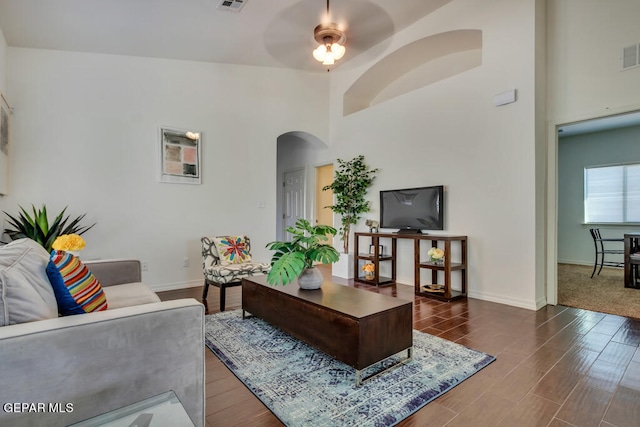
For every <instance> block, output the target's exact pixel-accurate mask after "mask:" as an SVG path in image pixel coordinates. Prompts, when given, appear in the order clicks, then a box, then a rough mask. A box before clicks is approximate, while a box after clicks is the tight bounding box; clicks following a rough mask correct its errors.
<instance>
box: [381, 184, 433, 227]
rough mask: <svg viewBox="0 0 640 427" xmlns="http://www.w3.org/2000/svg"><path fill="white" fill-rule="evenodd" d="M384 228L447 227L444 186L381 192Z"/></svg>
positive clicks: (382, 223) (382, 224)
mask: <svg viewBox="0 0 640 427" xmlns="http://www.w3.org/2000/svg"><path fill="white" fill-rule="evenodd" d="M380 228H397V229H398V233H421V232H422V230H444V186H443V185H436V186H432V187H419V188H407V189H403V190H385V191H380Z"/></svg>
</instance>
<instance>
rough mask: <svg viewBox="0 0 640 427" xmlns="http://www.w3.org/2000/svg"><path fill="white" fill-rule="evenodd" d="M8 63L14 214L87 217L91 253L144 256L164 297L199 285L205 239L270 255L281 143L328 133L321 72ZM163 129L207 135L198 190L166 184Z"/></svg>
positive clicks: (146, 61)
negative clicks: (238, 241) (236, 239)
mask: <svg viewBox="0 0 640 427" xmlns="http://www.w3.org/2000/svg"><path fill="white" fill-rule="evenodd" d="M8 57H9V61H8V73H7V75H8V77H7V80H8V85H9V88H10V93H11V98H12V99H13V106H14V108H15V114H14V116H13V123H12V125H13V129H12V131H13V132H12V142H13V144H14V148H15V150H14V151H13V152H12V162H13V165H14V166H13V167H12V188H13V191H12V194H11V195H10V196H9V198H8V200H7V202H6V204H5V209H6V210H8V211H9V212H16V211H17V205H18V204H20V205H23V206H30V204H31V203H34V204H36V205H40V204H41V203H46V204H47V206H48V207H49V208H50V209H51V212H54V211H56V212H57V211H59V210H60V209H62V208H63V207H64V206H67V205H68V206H69V210H68V212H69V213H70V214H71V215H72V216H75V215H79V214H82V213H84V212H86V213H87V217H86V222H87V223H91V222H97V225H96V227H95V228H94V229H93V230H91V231H89V232H88V233H87V234H86V235H85V237H86V241H87V246H86V249H85V250H84V251H83V252H82V255H81V256H82V257H83V258H85V259H91V258H97V257H100V258H112V257H119V258H120V257H134V258H138V259H142V260H147V261H148V262H149V271H148V272H147V273H144V277H143V278H144V280H145V281H146V282H148V283H149V284H150V285H151V286H152V287H154V288H155V289H158V290H159V289H168V288H172V287H179V286H183V285H185V284H201V282H202V267H201V257H200V237H201V236H203V235H219V234H233V233H246V234H248V235H249V236H251V238H252V247H253V253H254V256H255V257H256V258H258V259H265V260H266V259H268V256H270V254H269V253H268V251H267V250H266V249H265V248H264V245H265V244H266V243H267V242H269V241H271V240H273V239H274V238H275V230H274V227H273V224H274V223H275V215H276V206H275V202H276V187H275V182H276V140H277V138H278V136H279V135H281V134H283V133H286V132H289V131H304V132H309V133H311V134H313V135H317V136H319V137H321V138H324V139H326V138H327V132H328V116H327V111H328V80H327V77H326V75H325V74H322V73H315V74H313V73H303V72H298V71H292V70H283V69H269V68H260V67H248V66H232V65H221V64H211V63H199V62H187V61H174V60H162V59H150V58H138V57H125V56H115V55H99V54H83V53H69V52H59V51H44V50H32V49H22V48H9V54H8ZM309 100H313V102H309ZM159 126H174V127H177V128H183V129H194V130H199V131H201V132H202V140H203V159H202V168H203V182H202V185H184V184H166V183H162V184H161V183H159V182H158V180H157V158H158V151H157V148H158V147H157V146H158V143H159V138H158V127H159ZM259 201H264V202H265V207H264V208H258V207H257V206H258V202H259ZM184 258H188V259H189V262H190V267H189V268H184V267H183V266H182V264H183V259H184Z"/></svg>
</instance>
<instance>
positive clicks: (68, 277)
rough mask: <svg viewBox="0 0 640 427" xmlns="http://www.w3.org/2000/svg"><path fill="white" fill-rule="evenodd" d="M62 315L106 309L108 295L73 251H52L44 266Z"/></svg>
mask: <svg viewBox="0 0 640 427" xmlns="http://www.w3.org/2000/svg"><path fill="white" fill-rule="evenodd" d="M46 272H47V276H48V277H49V282H51V287H52V288H53V293H54V294H55V296H56V300H57V302H58V311H59V312H60V314H61V315H63V316H68V315H71V314H84V313H89V312H92V311H101V310H106V309H107V298H106V296H105V294H104V291H103V290H102V287H101V286H100V283H99V282H98V280H97V279H96V278H95V276H94V275H93V273H91V271H89V269H88V268H87V267H86V266H85V265H84V264H82V262H80V260H79V259H78V258H77V257H75V256H74V255H72V254H69V253H66V252H64V251H53V252H51V259H50V261H49V264H47V268H46Z"/></svg>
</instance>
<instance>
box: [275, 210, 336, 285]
mask: <svg viewBox="0 0 640 427" xmlns="http://www.w3.org/2000/svg"><path fill="white" fill-rule="evenodd" d="M287 232H288V233H291V234H293V239H292V240H291V241H290V242H282V241H275V242H271V243H268V244H267V248H268V249H270V250H272V251H275V253H274V254H273V257H272V258H271V270H270V271H269V273H268V274H267V282H268V283H269V284H271V285H275V284H278V283H282V284H283V285H286V284H287V283H290V282H292V281H293V280H294V279H295V278H296V277H298V276H299V275H300V273H301V272H302V270H304V269H305V268H311V267H313V262H314V261H317V262H320V263H323V264H329V263H333V262H336V261H338V259H339V258H340V254H339V253H338V251H337V250H336V248H334V247H333V246H331V245H329V244H327V242H328V240H329V238H328V237H327V235H328V234H330V235H332V236H335V235H336V232H337V231H336V229H335V228H333V227H331V226H329V225H316V226H311V224H310V223H309V221H307V220H306V219H302V218H301V219H298V220H297V221H296V224H295V227H289V228H287Z"/></svg>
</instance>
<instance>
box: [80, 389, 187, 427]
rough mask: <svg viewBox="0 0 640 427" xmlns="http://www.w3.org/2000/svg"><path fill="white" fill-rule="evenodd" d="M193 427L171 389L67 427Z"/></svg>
mask: <svg viewBox="0 0 640 427" xmlns="http://www.w3.org/2000/svg"><path fill="white" fill-rule="evenodd" d="M97 426H108V427H195V426H194V424H193V422H192V421H191V418H189V415H188V414H187V412H186V411H185V409H184V407H183V406H182V403H181V402H180V400H179V399H178V396H176V394H175V393H174V392H173V391H168V392H166V393H162V394H159V395H157V396H153V397H150V398H148V399H145V400H142V401H140V402H137V403H134V404H132V405H128V406H125V407H123V408H119V409H115V410H113V411H111V412H107V413H106V414H102V415H98V416H95V417H93V418H89V419H88V420H85V421H81V422H79V423H76V424H72V425H71V426H69V427H97Z"/></svg>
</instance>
